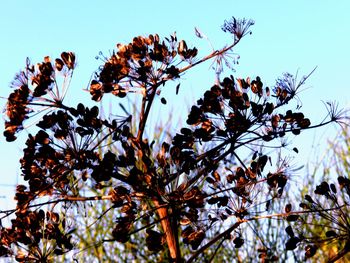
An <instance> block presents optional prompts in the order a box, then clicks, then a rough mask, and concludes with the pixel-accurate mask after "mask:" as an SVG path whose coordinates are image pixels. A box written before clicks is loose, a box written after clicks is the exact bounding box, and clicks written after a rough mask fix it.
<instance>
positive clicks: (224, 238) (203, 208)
mask: <svg viewBox="0 0 350 263" xmlns="http://www.w3.org/2000/svg"><path fill="white" fill-rule="evenodd" d="M253 24H254V23H253V21H251V20H245V19H236V18H232V20H230V21H225V24H224V25H223V27H222V29H223V30H224V31H225V32H228V33H230V34H232V35H233V43H231V44H229V45H227V46H225V47H224V48H222V49H220V50H215V51H213V52H212V53H210V54H208V55H206V56H203V57H202V58H198V56H199V55H198V50H197V48H195V47H192V48H189V47H188V45H187V43H186V42H185V41H184V40H180V41H178V39H177V36H176V35H175V34H174V35H171V36H170V37H169V38H165V39H164V40H162V39H161V38H160V37H159V36H158V35H157V34H154V35H149V36H147V37H142V36H139V37H135V38H134V39H133V40H132V42H131V43H129V44H118V45H117V49H116V50H115V51H114V52H112V54H111V55H110V56H108V57H104V56H102V55H101V59H102V60H103V65H102V66H101V67H100V68H99V69H98V70H97V72H96V73H95V75H94V77H93V79H92V81H91V84H90V89H89V91H90V94H91V96H92V100H94V101H100V100H102V99H103V97H104V96H105V95H106V94H108V93H111V94H112V95H114V96H116V97H118V98H119V99H122V98H125V97H128V98H129V97H132V96H141V97H142V100H141V104H140V112H139V113H136V114H134V115H127V116H124V117H118V118H116V119H111V118H110V119H108V118H103V117H102V116H101V114H100V112H99V109H98V107H97V106H94V107H91V108H89V107H86V106H85V105H83V104H82V103H79V104H78V105H77V106H76V107H71V106H68V105H66V104H65V102H64V98H65V94H66V90H67V87H68V85H69V82H70V78H71V77H72V75H73V71H74V68H75V64H76V63H75V61H76V58H75V54H74V53H73V52H63V53H62V54H61V58H57V59H56V60H55V61H54V62H53V61H51V59H50V58H49V57H46V58H45V59H44V62H42V63H40V64H38V65H37V66H34V65H31V64H30V62H29V61H28V62H27V65H26V68H25V70H24V71H22V72H21V73H19V74H18V75H17V76H16V79H15V81H14V82H13V88H15V90H14V92H13V93H11V95H10V96H9V98H8V103H7V108H6V115H7V121H6V123H5V132H4V136H5V137H6V139H7V140H8V141H13V140H15V139H16V136H17V133H18V132H20V131H21V130H22V129H23V128H24V127H25V123H26V122H27V121H28V120H29V119H31V118H32V117H33V115H36V114H37V113H42V115H40V120H39V121H38V122H37V125H36V126H37V128H38V131H37V132H36V134H35V135H31V134H29V135H28V139H27V141H26V147H25V149H24V150H23V153H24V155H23V157H22V159H21V160H20V163H21V170H22V176H23V179H24V180H25V181H26V182H27V183H28V185H27V186H24V185H19V186H17V189H16V196H15V199H16V201H17V207H16V208H15V209H13V210H10V211H1V213H2V214H3V218H4V217H9V216H11V215H13V216H14V218H13V219H12V220H11V222H12V224H11V226H9V227H2V228H1V232H0V238H1V239H0V240H1V244H0V254H1V256H12V257H14V258H15V259H16V260H17V261H19V262H31V261H33V262H50V261H54V260H55V258H57V257H58V255H62V254H67V255H69V253H70V252H71V251H74V249H75V244H74V242H73V241H72V240H74V238H73V237H74V236H76V235H79V233H76V227H75V224H79V220H77V221H76V222H74V221H69V222H67V221H66V218H67V214H68V213H73V214H74V213H75V212H76V211H77V210H76V208H77V207H78V208H79V209H83V208H84V205H85V204H87V203H103V204H104V209H105V210H104V211H100V215H98V217H97V218H95V220H100V219H101V218H103V217H104V216H105V215H106V214H107V213H111V214H112V215H113V217H114V226H113V228H112V229H110V231H109V232H108V235H107V236H105V237H103V238H101V239H99V240H96V242H95V243H94V244H91V245H92V246H104V245H105V244H109V243H111V242H112V243H115V242H120V243H123V244H131V245H132V244H135V242H136V241H135V240H133V237H134V236H135V234H137V233H143V235H144V237H145V239H144V240H143V241H142V242H145V244H146V245H147V248H148V251H151V252H152V253H154V254H157V253H163V251H165V252H166V253H165V256H164V257H163V258H162V259H161V260H163V261H164V260H168V261H172V262H183V261H184V260H187V261H188V262H193V261H195V260H208V261H212V260H214V259H215V258H218V257H219V255H218V251H219V250H220V248H221V247H223V246H226V245H227V246H231V247H232V248H233V250H234V251H237V252H236V253H237V255H238V256H239V257H241V256H244V255H240V248H241V247H242V246H244V244H246V243H249V240H247V239H249V238H253V236H254V235H255V234H256V233H257V230H256V229H254V228H252V231H250V232H249V230H248V229H249V228H248V227H246V226H249V223H250V222H255V221H260V220H269V219H271V218H286V219H287V220H288V221H296V220H298V218H299V215H298V213H296V212H295V213H294V212H291V208H290V207H289V206H288V207H286V211H285V212H283V213H271V210H270V209H268V204H271V203H273V202H279V200H281V198H282V197H283V195H284V192H285V188H286V186H287V184H288V179H289V178H290V177H291V176H292V174H293V169H292V167H290V165H289V163H288V162H287V161H286V160H287V158H282V157H280V158H278V159H277V160H276V155H275V154H274V152H275V151H274V150H276V149H278V148H283V147H284V146H285V145H284V141H285V138H287V137H288V136H289V135H290V134H291V135H299V134H301V132H302V131H304V130H307V129H311V128H317V127H320V126H323V125H326V124H328V123H331V122H336V121H337V120H338V119H339V118H341V116H340V115H339V114H337V113H334V114H331V116H330V118H327V119H325V120H324V121H322V122H321V123H318V124H315V125H312V124H311V121H310V120H309V119H308V118H307V117H306V116H305V115H304V114H303V113H302V112H300V111H299V110H300V107H299V105H298V106H297V107H296V109H293V106H292V103H290V102H291V101H292V100H293V99H297V100H300V98H299V96H300V95H297V94H298V91H299V89H300V87H301V86H302V85H303V84H304V83H305V81H306V80H307V78H308V77H309V76H310V75H307V76H305V77H304V78H302V80H301V81H299V82H298V81H297V79H296V78H295V77H293V76H292V75H290V74H285V75H284V76H283V77H282V78H280V79H278V80H277V82H276V85H275V87H273V88H271V89H270V88H269V87H265V86H264V85H263V82H262V79H261V78H260V77H256V78H255V79H250V78H249V77H248V78H234V77H233V76H228V77H223V78H221V74H222V73H223V71H222V68H221V65H218V67H214V68H216V69H217V68H220V70H216V72H215V74H217V78H218V79H217V81H216V83H215V84H214V85H213V86H212V87H211V88H210V89H209V90H207V91H206V92H205V93H204V95H203V97H202V98H201V99H199V100H198V101H197V103H196V104H195V105H193V106H192V108H191V110H190V112H189V114H188V117H187V125H184V127H182V128H179V129H178V133H176V134H174V135H173V136H172V140H171V141H161V142H157V143H154V142H150V141H149V140H148V138H147V137H146V136H145V127H146V124H147V123H148V119H149V116H150V114H152V106H153V105H154V103H155V98H156V97H157V96H158V95H159V93H160V92H161V89H164V88H165V87H166V85H167V83H168V82H170V81H173V80H177V81H181V78H182V76H183V75H184V74H185V73H186V72H187V71H189V70H192V69H194V68H195V67H196V66H197V65H199V64H200V63H203V62H205V61H208V60H210V59H213V60H214V63H217V64H218V63H221V64H222V61H223V60H224V61H225V62H227V61H228V60H226V55H227V54H231V52H232V50H233V48H234V47H235V46H236V45H237V44H238V43H239V42H240V40H241V39H242V37H244V36H246V35H247V34H248V33H250V26H251V25H253ZM59 77H63V81H59V80H58V78H59ZM59 83H61V84H62V86H60V85H59ZM178 89H179V85H178V86H177V87H176V93H177V91H178ZM161 102H162V103H166V101H165V100H164V99H163V100H161ZM121 112H123V111H121ZM331 112H333V110H331ZM38 116H39V115H38ZM131 122H135V123H136V124H137V128H136V129H132V128H131ZM281 141H282V144H281ZM106 146H108V148H106ZM294 150H295V151H296V152H297V149H296V148H294ZM274 158H275V159H274ZM275 162H277V163H278V165H277V167H275V165H274V163H275ZM274 168H275V169H274ZM338 209H341V207H338ZM308 213H312V211H308ZM92 223H93V222H92ZM251 226H254V224H251ZM86 231H89V229H86ZM287 233H288V235H289V236H290V239H289V240H288V242H287V248H288V249H289V248H294V246H295V245H297V244H298V243H299V242H301V240H302V237H300V236H297V235H295V234H294V232H292V230H288V232H287ZM126 246H127V245H125V247H126ZM310 249H313V247H311V248H310ZM132 251H133V253H135V254H134V258H136V259H137V258H138V257H139V259H140V260H141V258H142V253H143V251H136V250H132ZM138 253H139V254H138ZM163 254H164V253H163ZM310 254H312V253H311V252H310ZM73 257H74V256H73ZM117 257H118V255H115V259H114V260H117ZM259 257H260V259H261V261H263V262H267V261H268V260H277V259H278V255H275V254H274V253H273V251H271V248H270V247H267V246H266V245H264V243H263V242H262V243H261V247H260V248H259ZM158 259H159V258H158ZM159 260H160V259H159Z"/></svg>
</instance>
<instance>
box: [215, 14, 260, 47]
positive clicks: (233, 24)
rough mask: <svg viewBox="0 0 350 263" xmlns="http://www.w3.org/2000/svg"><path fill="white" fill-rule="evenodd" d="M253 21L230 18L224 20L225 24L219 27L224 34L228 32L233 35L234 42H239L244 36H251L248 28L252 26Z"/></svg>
mask: <svg viewBox="0 0 350 263" xmlns="http://www.w3.org/2000/svg"><path fill="white" fill-rule="evenodd" d="M254 24H255V22H254V20H251V19H248V20H247V19H245V18H243V19H240V18H235V17H232V19H231V20H229V21H227V20H225V23H224V24H223V25H222V26H221V29H222V30H223V31H224V32H229V33H231V34H233V35H234V38H235V41H238V40H240V39H241V38H242V37H243V36H245V35H246V34H251V31H250V30H249V27H250V26H252V25H254Z"/></svg>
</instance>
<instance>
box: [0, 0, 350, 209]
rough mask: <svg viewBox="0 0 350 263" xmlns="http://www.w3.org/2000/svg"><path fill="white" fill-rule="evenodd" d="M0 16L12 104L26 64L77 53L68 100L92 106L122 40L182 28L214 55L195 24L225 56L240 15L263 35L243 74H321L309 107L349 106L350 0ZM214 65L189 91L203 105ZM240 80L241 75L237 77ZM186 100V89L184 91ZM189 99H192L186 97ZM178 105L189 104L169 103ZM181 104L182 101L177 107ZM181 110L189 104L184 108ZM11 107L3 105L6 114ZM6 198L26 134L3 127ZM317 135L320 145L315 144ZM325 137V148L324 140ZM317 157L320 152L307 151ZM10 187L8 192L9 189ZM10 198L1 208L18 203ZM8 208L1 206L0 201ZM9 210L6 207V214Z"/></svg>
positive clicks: (10, 0)
mask: <svg viewBox="0 0 350 263" xmlns="http://www.w3.org/2000/svg"><path fill="white" fill-rule="evenodd" d="M1 9H2V13H1V16H0V29H1V31H0V32H1V33H0V34H1V42H0V46H1V48H0V96H2V97H7V96H8V95H9V93H10V92H11V89H10V88H9V87H8V86H9V83H10V82H11V80H12V78H13V77H14V75H15V73H16V72H18V71H19V70H20V69H21V68H23V67H24V65H25V59H26V57H27V56H28V57H30V58H31V60H32V62H41V61H42V59H43V57H44V56H46V55H50V56H51V57H53V58H55V57H57V56H59V55H60V53H61V52H62V51H74V52H75V53H76V55H77V60H78V67H77V69H76V71H75V73H74V74H75V75H74V78H73V82H72V84H71V87H70V91H69V94H68V96H67V99H68V101H70V102H72V104H73V105H75V104H76V103H77V102H78V100H82V101H88V100H89V94H88V93H86V92H83V91H82V89H83V88H86V87H87V85H88V81H89V79H90V76H91V74H92V73H93V71H94V70H96V69H97V68H98V66H99V64H100V62H99V61H96V60H95V56H96V55H98V53H99V51H102V52H104V53H105V54H108V52H109V51H110V50H113V48H115V44H116V43H128V42H130V41H131V39H132V38H133V37H134V36H137V35H148V34H150V33H158V34H159V35H160V36H168V35H170V34H172V33H173V32H174V31H176V32H177V36H178V38H179V39H185V40H186V42H187V43H188V44H189V45H190V46H193V45H196V46H198V48H199V49H200V54H202V55H205V54H206V53H208V52H209V51H210V49H209V46H208V44H207V43H206V42H205V41H204V40H200V39H198V38H196V37H195V35H194V27H195V26H196V27H198V28H199V29H200V30H201V31H202V32H203V33H205V34H206V35H207V36H208V37H209V39H210V40H211V42H212V43H213V45H214V47H215V48H217V49H219V48H221V47H222V46H223V45H224V44H226V43H230V41H231V36H230V35H228V34H225V33H224V32H222V31H221V29H220V27H221V25H222V24H223V21H224V20H225V19H229V18H230V17H231V16H235V17H246V18H252V19H254V20H255V22H256V24H255V25H254V26H253V27H252V31H253V34H252V35H251V36H247V37H246V38H245V39H243V41H242V42H241V43H240V44H239V46H238V47H237V48H236V49H235V52H236V53H238V54H239V55H240V61H239V62H240V64H239V65H237V66H236V72H235V73H234V75H235V76H236V77H246V76H251V77H255V76H256V75H259V76H260V77H261V78H262V80H263V82H264V83H265V84H266V85H269V86H272V85H273V84H274V82H275V79H276V78H277V77H278V76H280V75H281V74H282V73H283V72H290V73H292V74H294V73H296V72H297V71H299V75H300V76H302V75H303V74H307V73H309V72H310V71H311V70H312V69H313V68H314V67H316V66H317V67H318V68H317V70H316V72H315V73H314V74H313V75H312V76H311V77H310V79H309V81H308V82H307V85H306V86H305V87H306V88H307V89H306V90H305V91H304V92H303V93H302V94H301V96H300V97H301V99H302V101H303V102H304V103H303V105H304V107H303V110H304V112H305V113H306V114H308V115H310V116H311V117H312V118H311V119H312V120H313V119H316V120H320V119H321V118H322V116H323V115H324V114H325V113H326V111H325V109H324V106H323V104H322V102H321V101H329V100H336V101H338V102H339V104H340V106H342V107H345V106H347V105H348V101H349V89H350V85H349V81H348V80H347V77H348V76H349V72H350V66H349V60H350V49H349V47H350V15H349V11H350V1H348V0H337V1H331V0H329V1H327V0H304V1H302V0H294V1H280V0H271V1H261V0H256V1H253V0H251V1H248V0H247V1H235V0H230V1H220V0H218V1H205V0H201V1H199V0H187V1H184V0H177V1H155V0H149V1H137V0H134V1H117V0H114V1H112V0H104V1H92V0H91V1H87V0H85V1H81V0H74V1H67V0H61V1H47V0H46V1H43V0H41V1H25V0H22V1H20V0H2V1H1ZM209 66H210V63H209V64H206V65H202V66H200V67H199V68H198V70H196V73H193V75H186V76H184V78H185V81H186V84H185V86H182V88H184V87H185V88H186V89H189V90H190V94H191V96H193V97H195V98H197V97H198V96H200V95H201V94H202V92H203V91H204V90H205V89H207V88H209V87H210V86H211V85H212V83H213V79H214V74H213V72H210V71H209ZM227 73H228V74H231V72H227ZM184 93H185V91H184ZM184 93H183V94H184ZM168 101H169V103H170V105H169V107H172V106H176V105H181V102H179V101H171V100H169V99H168ZM171 103H175V104H173V105H172V104H171ZM179 103H180V104H179ZM4 105H5V100H0V107H1V108H4ZM0 130H1V136H0V167H1V168H0V171H1V172H0V184H2V186H1V185H0V191H1V192H0V196H2V195H7V194H8V192H9V191H11V190H12V189H13V187H12V186H11V187H8V186H6V184H9V185H13V184H15V183H16V180H17V175H18V174H19V170H18V168H19V158H20V157H21V154H22V153H21V148H22V147H23V140H24V139H25V136H23V135H25V134H23V135H22V136H20V138H19V140H18V142H15V143H11V144H10V143H7V142H5V138H4V137H3V136H2V132H3V123H1V124H0ZM332 131H333V130H332V129H323V130H320V131H318V132H317V133H314V132H308V133H305V134H304V135H303V136H302V137H303V139H301V141H299V142H301V143H302V144H303V145H308V146H311V144H312V141H314V140H315V142H316V143H320V142H321V144H322V145H325V144H326V138H327V137H329V136H332V133H331V132H332ZM315 138H316V139H315ZM320 139H322V141H320ZM299 150H301V151H302V152H301V153H300V154H301V155H302V156H307V157H308V156H309V154H310V147H305V148H301V147H300V149H299ZM4 184H5V185H4ZM11 199H12V197H11V196H7V197H5V198H3V199H2V200H1V199H0V201H5V202H6V201H7V200H11ZM0 204H1V202H0ZM1 209H3V208H2V207H1V206H0V210H1Z"/></svg>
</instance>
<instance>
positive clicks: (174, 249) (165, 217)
mask: <svg viewBox="0 0 350 263" xmlns="http://www.w3.org/2000/svg"><path fill="white" fill-rule="evenodd" d="M153 203H154V204H155V206H156V207H159V208H158V209H157V210H156V211H157V213H158V216H159V218H160V223H161V226H162V228H163V232H164V234H165V238H166V243H167V246H168V248H169V253H170V258H171V260H172V262H176V263H179V262H181V251H180V247H179V242H178V234H177V228H173V226H172V224H171V221H172V218H170V216H169V211H168V207H164V206H162V205H161V203H160V202H159V201H158V200H157V199H155V198H154V199H153Z"/></svg>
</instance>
